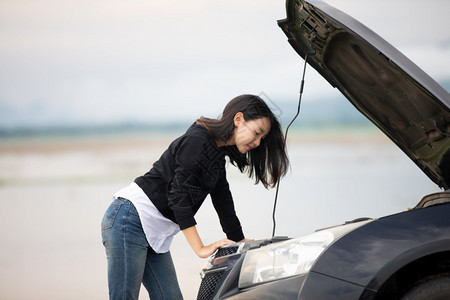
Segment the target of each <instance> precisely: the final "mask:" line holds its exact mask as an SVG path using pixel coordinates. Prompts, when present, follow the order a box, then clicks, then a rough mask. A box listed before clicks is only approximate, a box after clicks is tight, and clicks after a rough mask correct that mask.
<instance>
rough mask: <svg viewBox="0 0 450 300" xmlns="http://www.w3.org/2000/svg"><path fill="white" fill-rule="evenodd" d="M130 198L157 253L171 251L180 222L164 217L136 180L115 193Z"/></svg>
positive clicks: (116, 195)
mask: <svg viewBox="0 0 450 300" xmlns="http://www.w3.org/2000/svg"><path fill="white" fill-rule="evenodd" d="M119 197H122V198H125V199H128V200H130V201H131V203H133V205H134V206H135V207H136V210H137V212H138V214H139V219H140V220H141V224H142V229H143V230H144V233H145V237H146V238H147V241H148V243H149V245H150V247H152V249H153V250H154V251H155V252H156V253H165V252H167V251H169V248H170V244H171V243H172V240H173V237H174V236H175V234H177V233H178V232H179V231H180V227H179V226H178V224H176V223H174V222H173V221H171V220H169V219H167V218H166V217H164V216H163V215H162V214H161V213H160V212H159V210H158V209H157V208H156V207H155V206H154V205H153V202H152V201H151V200H150V199H149V198H148V197H147V195H146V194H145V193H144V191H143V190H142V189H141V188H140V187H139V186H138V185H137V184H136V183H134V182H132V183H130V184H129V185H128V186H127V187H125V188H123V189H121V190H120V191H118V192H117V193H115V194H114V198H115V199H117V198H119Z"/></svg>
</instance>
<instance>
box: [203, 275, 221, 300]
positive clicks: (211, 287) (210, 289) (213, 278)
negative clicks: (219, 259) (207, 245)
mask: <svg viewBox="0 0 450 300" xmlns="http://www.w3.org/2000/svg"><path fill="white" fill-rule="evenodd" d="M224 272H225V270H220V271H216V272H210V273H206V274H205V277H204V278H203V280H202V283H201V284H200V289H199V290H198V294H197V300H210V299H212V296H213V294H214V291H215V290H216V286H217V283H219V280H220V278H222V275H223V273H224Z"/></svg>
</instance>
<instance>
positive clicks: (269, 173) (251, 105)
mask: <svg viewBox="0 0 450 300" xmlns="http://www.w3.org/2000/svg"><path fill="white" fill-rule="evenodd" d="M238 112H242V114H243V115H244V120H246V121H249V120H256V119H260V118H264V117H267V118H268V119H269V120H270V123H271V128H270V131H269V132H268V133H267V135H266V136H265V137H264V139H262V140H261V143H260V145H259V147H256V148H254V149H252V150H250V151H248V152H247V153H246V154H242V153H240V152H239V151H238V149H237V147H236V145H233V146H224V147H223V149H224V151H225V153H226V155H227V156H228V157H229V158H230V161H231V163H232V164H233V165H235V166H237V167H238V168H239V170H240V171H241V172H245V171H247V173H248V176H249V177H250V178H253V177H254V178H255V184H257V183H259V182H261V183H262V184H263V185H264V187H266V188H267V187H268V186H271V187H274V186H275V185H276V184H277V183H278V181H279V180H280V179H281V177H282V176H284V175H285V174H286V172H287V169H288V167H289V159H288V156H287V154H286V149H285V141H284V136H283V133H282V131H281V126H280V122H279V121H278V119H277V117H276V116H275V115H274V114H273V112H272V111H271V110H270V108H269V107H268V106H267V104H266V103H265V102H264V100H263V99H261V98H260V97H258V96H255V95H247V94H245V95H240V96H237V97H235V98H233V99H232V100H231V101H230V102H228V104H227V105H226V106H225V108H224V110H223V113H222V115H221V117H220V118H218V119H210V118H205V117H201V118H199V119H198V120H197V121H198V122H200V123H203V124H205V125H206V126H207V127H208V130H209V132H210V133H211V135H212V138H213V139H214V140H216V141H223V142H227V141H228V140H229V139H230V137H231V135H232V134H233V132H234V128H235V125H234V117H235V115H236V114H237V113H238Z"/></svg>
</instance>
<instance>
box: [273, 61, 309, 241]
mask: <svg viewBox="0 0 450 300" xmlns="http://www.w3.org/2000/svg"><path fill="white" fill-rule="evenodd" d="M307 60H308V54H306V55H305V64H304V66H303V75H302V81H301V84H300V95H299V98H298V106H297V113H296V114H295V116H294V118H292V120H291V122H290V123H289V125H288V126H287V127H286V132H285V134H284V145H283V147H284V148H285V149H286V141H287V135H288V131H289V127H291V125H292V123H294V121H295V119H297V117H298V115H299V114H300V105H301V103H302V95H303V86H304V84H305V73H306V62H307ZM279 189H280V180H278V182H277V189H276V191H275V200H274V203H273V212H272V221H273V230H272V237H274V236H275V228H276V221H275V211H276V208H277V200H278V190H279Z"/></svg>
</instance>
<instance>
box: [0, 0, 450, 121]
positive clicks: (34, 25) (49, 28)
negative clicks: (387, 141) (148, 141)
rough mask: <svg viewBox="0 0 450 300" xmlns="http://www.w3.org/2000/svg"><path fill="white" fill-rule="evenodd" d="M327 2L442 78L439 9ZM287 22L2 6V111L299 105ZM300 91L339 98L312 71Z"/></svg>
mask: <svg viewBox="0 0 450 300" xmlns="http://www.w3.org/2000/svg"><path fill="white" fill-rule="evenodd" d="M328 2H329V3H330V4H331V5H334V6H336V7H339V8H341V9H342V10H344V11H346V12H347V13H349V14H350V15H352V16H354V17H355V18H356V19H358V20H360V21H362V22H363V23H364V24H366V25H368V26H369V27H371V28H372V29H373V30H374V31H376V32H378V33H380V35H381V36H383V37H386V39H387V40H388V41H390V42H394V43H393V44H394V46H396V47H398V48H399V49H400V50H401V51H404V52H405V54H406V55H407V56H409V57H410V58H412V59H413V60H414V61H415V60H416V59H417V60H418V62H417V61H416V63H417V64H418V65H419V66H421V67H423V68H424V69H426V71H427V72H430V75H431V76H432V77H440V76H442V77H446V76H447V77H450V71H449V70H450V68H448V67H447V68H444V67H443V64H446V63H447V61H448V60H445V58H446V57H448V54H449V53H448V51H449V50H448V49H449V48H448V47H442V45H443V44H444V45H445V43H446V42H447V43H448V40H449V39H450V38H449V35H450V33H448V31H447V30H446V28H447V27H446V26H443V25H444V24H442V22H444V23H445V22H446V21H445V20H446V12H448V9H447V8H448V6H449V4H447V2H446V1H442V0H434V1H433V3H434V5H427V6H426V7H423V6H422V5H421V4H420V3H411V2H406V1H404V0H402V1H396V2H392V1H387V0H382V1H381V2H380V1H378V2H376V3H375V2H373V3H369V4H368V3H361V2H360V1H356V0H352V1H343V0H332V1H328ZM405 7H406V8H405ZM436 7H443V9H436ZM405 9H407V10H408V13H404V11H405ZM431 12H432V13H433V14H434V15H433V16H431V15H430V14H431ZM439 14H440V15H441V16H439ZM426 16H428V17H426ZM425 17H426V25H427V26H424V25H422V24H418V22H417V20H423V19H425ZM283 18H285V8H284V2H283V1H271V0H261V1H258V3H257V4H255V2H254V1H237V0H230V1H225V0H222V1H206V0H200V1H190V2H179V1H177V2H175V1H149V0H148V1H142V0H131V1H126V2H123V1H117V0H116V1H114V0H113V1H106V0H98V1H94V2H92V1H86V0H80V1H74V0H66V1H57V0H38V1H31V0H14V1H13V0H4V1H2V2H1V3H0V38H1V40H2V47H1V48H0V64H1V65H2V68H1V69H0V103H3V104H8V106H9V107H10V108H11V109H14V111H16V112H18V114H25V113H26V112H29V111H30V109H31V108H33V107H34V106H33V105H34V104H33V103H35V102H36V101H38V100H39V101H40V102H41V103H42V106H44V107H46V109H48V110H49V111H54V112H55V113H54V114H56V115H60V114H61V113H60V112H61V111H64V110H66V111H67V114H71V115H75V114H76V115H77V116H78V117H77V118H75V119H80V120H84V121H85V122H91V121H93V120H96V121H98V122H111V121H115V120H118V119H139V120H141V119H142V120H148V119H152V120H166V119H170V118H186V119H191V118H195V117H197V116H199V115H206V114H207V115H211V116H214V115H217V114H218V113H220V111H221V109H222V106H223V105H224V103H226V102H227V101H228V100H229V99H231V98H232V97H234V96H236V95H237V94H240V93H255V94H258V93H260V92H265V93H266V94H268V95H269V96H270V97H271V98H272V99H280V101H285V100H289V99H292V101H295V100H296V99H297V98H298V89H299V82H300V76H301V69H302V64H303V62H302V60H301V59H300V58H299V57H298V55H297V54H296V53H295V52H294V51H293V50H292V48H291V47H290V46H289V44H288V42H287V40H286V37H285V36H284V34H283V33H282V31H281V30H280V29H279V28H278V26H277V24H276V21H277V20H279V19H283ZM430 28H432V30H430ZM385 35H387V36H385ZM424 45H427V46H424ZM436 45H441V48H439V47H438V46H436ZM437 79H438V78H437ZM306 82H307V86H306V87H305V90H306V91H308V93H309V97H310V98H316V97H319V96H321V95H322V96H323V95H332V94H333V93H335V92H336V91H335V90H333V89H332V88H331V87H329V86H328V84H327V83H326V82H325V81H324V80H323V79H321V78H320V77H319V76H317V74H315V71H313V70H312V69H309V70H308V71H307V78H306ZM51 115H52V114H48V115H46V116H48V117H49V118H51ZM24 119H25V120H26V118H18V119H17V120H18V121H17V122H23V120H24ZM19 120H20V121H19ZM0 125H1V124H0Z"/></svg>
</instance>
